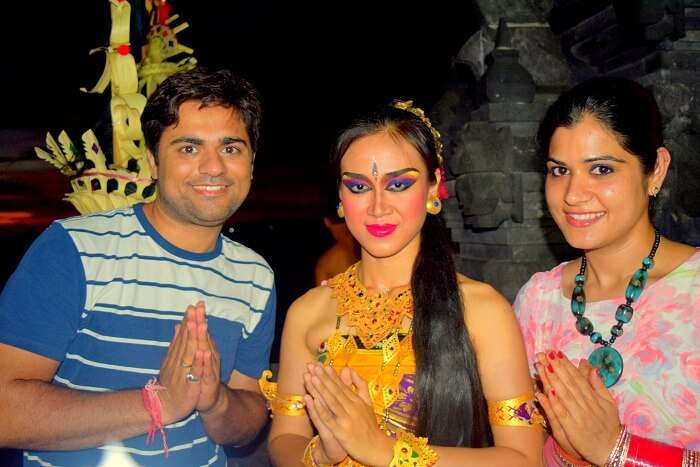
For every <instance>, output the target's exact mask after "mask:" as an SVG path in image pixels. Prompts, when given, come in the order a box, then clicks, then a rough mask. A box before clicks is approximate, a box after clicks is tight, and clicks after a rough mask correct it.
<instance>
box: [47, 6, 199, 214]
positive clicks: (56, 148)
mask: <svg viewBox="0 0 700 467" xmlns="http://www.w3.org/2000/svg"><path fill="white" fill-rule="evenodd" d="M108 3H109V5H110V13H111V18H112V29H111V32H110V37H109V45H108V46H107V47H100V48H97V49H93V50H91V51H90V53H91V54H92V53H95V52H98V51H103V52H104V53H105V54H106V63H105V67H104V70H103V71H102V75H101V76H100V79H99V80H98V81H97V84H95V86H94V87H93V88H92V89H90V90H87V89H85V88H82V89H81V90H82V91H84V92H89V93H102V92H104V91H105V90H106V89H107V86H110V87H111V92H112V99H111V101H110V112H111V119H112V163H111V164H108V163H107V158H106V157H105V154H104V153H103V151H102V147H101V145H100V144H99V142H98V140H97V137H96V136H95V134H94V133H93V131H92V130H88V131H86V132H85V133H84V134H83V136H82V140H83V151H79V150H78V149H77V147H76V145H75V144H73V142H72V141H71V139H70V137H69V136H68V134H67V133H66V132H65V131H62V132H61V133H60V134H59V136H58V142H56V140H55V139H54V138H53V137H52V136H51V134H50V133H48V134H47V135H46V147H47V148H48V149H49V151H50V152H49V151H46V150H44V149H42V148H34V150H35V152H36V155H37V156H38V157H39V158H40V159H43V160H45V161H47V162H48V163H50V164H51V165H53V166H54V167H56V168H57V169H59V170H60V171H61V173H62V174H64V175H66V176H68V177H73V179H72V180H71V187H72V188H73V192H71V193H66V195H65V198H64V199H65V200H67V201H69V202H71V203H72V204H73V206H75V208H76V209H77V210H78V211H79V212H80V213H82V214H87V213H91V212H97V211H104V210H108V209H113V208H118V207H124V206H128V205H131V204H134V203H137V202H140V201H151V200H153V199H154V198H155V197H156V190H155V183H153V181H152V180H151V171H150V167H149V165H148V160H147V157H146V148H145V144H144V140H143V132H142V131H141V120H140V117H141V113H142V112H143V109H144V107H145V105H146V96H144V95H143V94H141V93H140V92H139V90H140V89H142V88H143V87H146V88H147V92H151V91H152V90H153V89H155V85H156V84H159V83H160V82H162V81H163V80H164V79H165V78H166V77H167V76H170V75H171V74H173V73H176V72H178V71H181V70H183V69H190V68H192V67H194V64H195V63H196V60H194V58H192V57H190V58H188V59H185V60H183V61H181V62H179V63H177V64H167V62H164V61H163V60H165V59H167V58H169V57H171V56H173V55H175V54H176V53H180V52H185V53H188V54H189V53H191V52H192V49H189V48H187V47H184V46H180V45H179V44H178V43H177V41H176V39H175V37H174V35H175V33H177V32H179V31H181V30H182V29H184V28H186V27H187V24H186V23H185V24H183V25H181V26H178V27H176V28H174V29H168V32H167V34H169V35H170V36H171V41H170V42H171V43H169V44H168V47H166V49H165V51H161V52H160V53H155V52H154V51H155V50H156V49H155V46H154V45H153V43H154V42H155V41H156V38H162V34H160V35H158V34H156V33H155V32H153V31H154V28H155V27H156V26H157V25H154V21H155V20H154V19H151V27H152V32H151V33H149V47H148V48H147V49H146V50H144V54H143V55H144V60H143V61H142V64H141V65H140V66H139V67H137V65H136V62H135V60H134V56H133V55H132V54H131V46H130V43H129V35H130V30H129V17H130V16H131V5H130V4H129V2H128V1H124V0H108ZM159 8H160V10H159V12H158V13H159V14H158V22H159V24H160V22H162V23H164V24H160V27H161V29H158V33H161V32H163V31H165V29H163V28H166V27H167V24H169V23H170V22H171V21H172V20H174V19H176V16H173V17H171V18H170V19H169V20H168V18H167V15H168V12H169V5H167V4H166V2H165V0H160V2H159ZM159 50H160V49H159ZM154 55H155V57H156V59H157V60H161V61H160V62H157V60H156V61H154ZM149 60H150V61H149ZM166 64H167V65H172V66H166ZM139 77H141V81H139ZM154 83H155V84H154Z"/></svg>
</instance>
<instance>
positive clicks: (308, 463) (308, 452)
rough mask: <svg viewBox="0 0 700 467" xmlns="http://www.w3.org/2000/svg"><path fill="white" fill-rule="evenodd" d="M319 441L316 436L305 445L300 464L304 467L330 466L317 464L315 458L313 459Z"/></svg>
mask: <svg viewBox="0 0 700 467" xmlns="http://www.w3.org/2000/svg"><path fill="white" fill-rule="evenodd" d="M320 441H321V438H319V437H318V435H316V436H314V437H313V438H311V439H310V440H309V443H308V444H307V445H306V448H305V449H304V456H303V457H302V458H301V463H302V464H304V466H305V467H331V464H319V463H318V462H316V458H314V449H316V446H318V443H319V442H320Z"/></svg>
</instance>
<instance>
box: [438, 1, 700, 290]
mask: <svg viewBox="0 0 700 467" xmlns="http://www.w3.org/2000/svg"><path fill="white" fill-rule="evenodd" d="M475 3H476V4H477V5H478V9H479V11H480V13H481V15H482V24H481V28H480V29H479V30H478V31H477V32H475V33H474V34H473V35H472V36H471V37H470V38H469V39H468V41H467V42H466V43H465V44H464V46H463V47H462V49H461V51H460V52H459V54H458V56H457V57H456V58H455V60H454V65H453V73H452V79H451V80H450V82H449V83H448V85H447V87H446V90H445V92H444V94H443V96H442V98H441V99H440V101H439V102H438V103H437V104H436V105H435V106H434V108H433V109H432V116H433V118H434V119H435V120H436V122H437V123H438V127H439V128H440V130H441V132H442V134H443V135H444V137H445V145H446V148H447V150H446V155H447V164H446V165H447V172H448V178H449V179H450V181H449V184H448V186H449V187H450V198H449V199H448V200H447V202H446V203H445V204H446V218H447V222H448V226H449V227H450V229H451V231H452V237H453V240H454V241H455V242H456V243H457V244H458V245H459V261H460V269H461V270H462V271H463V272H465V273H467V274H469V275H470V276H472V277H475V278H478V279H481V280H485V281H487V282H489V283H490V284H492V285H494V286H495V287H496V288H497V289H499V290H500V291H501V292H502V293H503V294H504V295H505V296H506V297H508V298H509V299H511V300H512V299H513V298H514V297H515V294H516V293H517V291H518V289H519V288H520V286H521V285H522V284H524V283H525V282H526V281H527V279H528V278H529V277H530V276H531V275H532V274H533V273H534V272H536V271H541V270H545V269H549V268H551V267H553V266H554V265H556V264H557V263H558V262H560V261H562V260H565V259H569V258H571V257H573V256H575V255H577V252H576V251H574V250H572V249H571V248H570V247H568V246H567V244H566V242H565V241H564V239H563V237H562V235H561V234H560V232H559V230H558V229H557V227H556V225H555V224H554V222H553V221H552V219H551V217H550V216H549V214H548V212H547V207H546V205H545V203H544V195H543V184H544V163H543V161H542V160H541V159H540V158H539V157H538V155H537V148H536V147H535V138H534V137H535V133H536V130H537V125H538V123H539V120H540V119H541V118H542V116H543V115H544V112H545V110H546V108H547V106H548V105H549V104H550V103H551V102H552V101H553V100H554V99H555V98H556V97H557V95H558V94H559V93H560V92H561V91H562V90H563V89H565V88H567V87H569V86H571V85H573V84H576V83H578V82H580V81H582V80H584V79H586V78H589V77H592V76H622V77H626V78H631V79H635V80H637V81H639V82H640V83H642V84H643V85H644V86H647V87H648V88H649V89H651V90H652V92H653V93H654V94H655V96H656V98H657V100H658V102H659V105H660V107H661V111H662V114H663V118H664V131H665V137H666V145H667V147H668V148H669V149H670V151H671V154H672V157H673V162H672V170H671V172H670V173H669V176H668V178H667V180H666V182H665V184H664V188H663V190H662V192H661V194H660V195H659V196H658V197H657V199H656V206H655V207H654V220H655V224H656V226H657V227H658V228H659V229H660V230H661V231H662V233H663V234H664V235H666V236H668V237H670V238H672V239H679V240H683V241H685V242H687V243H690V244H693V245H696V246H700V179H699V178H698V177H699V176H700V73H699V71H700V0H506V1H498V2H494V1H489V0H476V1H475Z"/></svg>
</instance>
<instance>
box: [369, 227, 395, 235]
mask: <svg viewBox="0 0 700 467" xmlns="http://www.w3.org/2000/svg"><path fill="white" fill-rule="evenodd" d="M396 226H397V224H369V225H365V228H366V229H367V232H369V234H370V235H372V236H374V237H386V236H387V235H391V233H392V232H394V230H396Z"/></svg>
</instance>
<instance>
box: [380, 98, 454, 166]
mask: <svg viewBox="0 0 700 467" xmlns="http://www.w3.org/2000/svg"><path fill="white" fill-rule="evenodd" d="M392 105H393V107H395V108H397V109H400V110H405V111H406V112H410V113H412V114H413V115H415V116H416V117H418V118H420V119H421V121H422V122H423V123H425V126H427V127H428V129H429V130H430V133H431V134H432V135H433V139H434V140H435V152H436V153H437V157H438V160H439V161H440V165H441V166H442V165H443V158H442V150H443V145H442V141H441V140H440V132H439V131H437V130H436V129H435V127H434V126H433V124H432V123H431V122H430V119H429V118H428V117H426V115H425V112H424V111H423V109H421V108H420V107H414V106H413V101H412V100H409V101H399V100H397V101H394V103H393V104H392Z"/></svg>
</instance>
